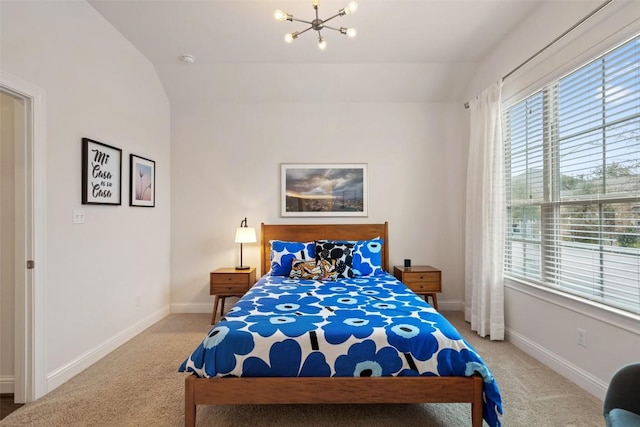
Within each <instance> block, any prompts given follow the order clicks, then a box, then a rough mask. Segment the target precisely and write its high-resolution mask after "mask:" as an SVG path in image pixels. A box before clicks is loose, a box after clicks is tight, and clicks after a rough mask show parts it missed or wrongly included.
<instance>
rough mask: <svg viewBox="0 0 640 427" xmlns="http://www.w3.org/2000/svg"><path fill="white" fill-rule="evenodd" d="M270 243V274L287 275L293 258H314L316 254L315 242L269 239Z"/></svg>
mask: <svg viewBox="0 0 640 427" xmlns="http://www.w3.org/2000/svg"><path fill="white" fill-rule="evenodd" d="M269 243H270V244H271V271H270V274H271V275H272V276H288V275H289V273H291V264H292V262H293V260H294V259H295V258H298V259H303V260H314V259H315V256H316V252H315V242H285V241H282V240H269Z"/></svg>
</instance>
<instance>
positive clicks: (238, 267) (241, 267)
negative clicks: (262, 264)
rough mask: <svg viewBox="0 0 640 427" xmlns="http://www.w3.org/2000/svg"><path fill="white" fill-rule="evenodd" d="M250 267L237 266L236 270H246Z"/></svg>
mask: <svg viewBox="0 0 640 427" xmlns="http://www.w3.org/2000/svg"><path fill="white" fill-rule="evenodd" d="M250 268H251V267H249V266H248V265H237V266H236V270H248V269H250Z"/></svg>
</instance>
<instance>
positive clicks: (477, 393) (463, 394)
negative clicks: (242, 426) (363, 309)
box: [184, 375, 483, 427]
mask: <svg viewBox="0 0 640 427" xmlns="http://www.w3.org/2000/svg"><path fill="white" fill-rule="evenodd" d="M482 387H483V382H482V378H481V377H480V376H479V375H474V376H472V377H469V378H467V377H376V378H346V377H331V378H198V377H196V376H194V375H190V376H189V377H187V378H186V379H185V400H184V401H185V409H184V423H185V426H186V427H195V422H196V406H197V405H224V404H313V403H470V404H471V425H472V426H473V427H481V426H482Z"/></svg>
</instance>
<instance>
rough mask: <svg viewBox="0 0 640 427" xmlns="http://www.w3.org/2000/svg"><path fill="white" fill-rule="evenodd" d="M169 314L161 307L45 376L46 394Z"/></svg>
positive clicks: (167, 310)
mask: <svg viewBox="0 0 640 427" xmlns="http://www.w3.org/2000/svg"><path fill="white" fill-rule="evenodd" d="M169 313H170V310H169V306H166V307H163V308H161V309H160V310H158V311H156V312H155V313H152V314H151V315H149V316H147V317H146V318H144V319H142V320H141V321H140V322H138V323H136V324H135V325H132V326H131V327H129V328H127V329H125V330H123V331H122V332H120V333H119V334H117V335H115V336H113V337H112V338H110V339H108V340H107V341H105V342H103V343H102V344H100V345H98V346H96V347H94V348H92V349H91V350H89V351H87V352H85V353H83V354H81V355H80V356H78V357H76V358H75V359H73V360H72V361H70V362H69V363H67V364H66V365H64V366H62V367H61V368H58V369H56V370H55V371H53V372H51V373H49V374H48V375H47V393H48V392H50V391H52V390H54V389H55V388H57V387H59V386H60V385H62V384H64V383H65V382H67V381H69V380H70V379H71V378H73V377H74V376H75V375H77V374H79V373H80V372H82V371H84V370H85V369H87V368H88V367H89V366H91V365H93V364H94V363H96V362H97V361H98V360H100V359H102V358H103V357H104V356H106V355H107V354H109V353H111V352H112V351H113V350H115V349H116V348H118V347H120V346H121V345H122V344H124V343H126V342H127V341H129V340H130V339H131V338H133V337H135V336H136V335H138V334H139V333H140V332H142V331H144V330H145V329H147V328H148V327H150V326H152V325H153V324H155V323H156V322H158V321H159V320H161V319H162V318H164V317H166V316H168V315H169Z"/></svg>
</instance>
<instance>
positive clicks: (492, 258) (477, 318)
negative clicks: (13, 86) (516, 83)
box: [464, 82, 505, 340]
mask: <svg viewBox="0 0 640 427" xmlns="http://www.w3.org/2000/svg"><path fill="white" fill-rule="evenodd" d="M501 93H502V82H498V83H496V84H494V85H492V86H491V87H489V88H487V89H486V90H485V91H484V92H482V94H481V95H480V96H478V97H477V98H476V99H474V100H472V101H470V102H469V109H470V113H471V129H470V138H469V159H468V165H467V197H466V199H467V205H466V209H467V211H466V233H465V243H466V245H465V312H464V315H465V319H466V320H467V321H468V322H471V329H472V330H474V331H476V332H477V333H478V335H480V336H482V337H485V336H487V335H490V337H491V339H492V340H503V339H504V274H503V263H504V262H503V254H504V232H505V227H504V226H505V224H504V221H505V220H504V218H505V186H504V146H503V142H502V111H501V108H500V104H501Z"/></svg>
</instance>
